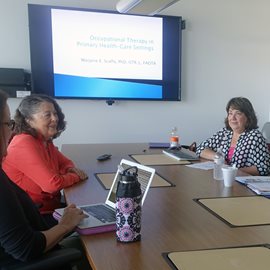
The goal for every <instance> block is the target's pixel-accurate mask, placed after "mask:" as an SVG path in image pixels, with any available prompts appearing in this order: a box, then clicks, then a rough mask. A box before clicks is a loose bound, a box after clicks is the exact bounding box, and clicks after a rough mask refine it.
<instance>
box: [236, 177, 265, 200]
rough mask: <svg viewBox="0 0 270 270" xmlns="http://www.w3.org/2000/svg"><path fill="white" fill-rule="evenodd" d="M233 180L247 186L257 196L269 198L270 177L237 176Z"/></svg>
mask: <svg viewBox="0 0 270 270" xmlns="http://www.w3.org/2000/svg"><path fill="white" fill-rule="evenodd" d="M235 180H236V181H238V182H240V183H242V184H244V185H247V187H248V188H250V189H251V190H252V191H254V192H255V193H256V194H258V195H263V196H270V177H269V176H237V177H235Z"/></svg>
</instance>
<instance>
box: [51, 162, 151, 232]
mask: <svg viewBox="0 0 270 270" xmlns="http://www.w3.org/2000/svg"><path fill="white" fill-rule="evenodd" d="M120 165H121V167H122V168H123V169H127V168H129V167H132V166H136V167H137V168H138V181H139V182H140V184H141V190H142V205H143V203H144V200H145V198H146V195H147V192H148V190H149V187H150V184H151V182H152V179H153V177H154V174H155V169H153V168H150V167H146V166H143V165H141V164H138V163H135V162H132V161H129V160H125V159H122V160H121V162H120ZM119 179H120V169H119V168H118V170H117V172H116V174H115V177H114V180H113V183H112V185H111V188H110V191H109V193H108V196H107V199H106V201H105V203H99V204H90V205H81V206H78V207H79V208H81V209H82V210H83V211H84V212H85V213H86V214H87V215H88V218H85V219H83V221H82V222H81V223H80V224H79V225H78V226H77V228H76V231H77V232H78V233H80V234H84V235H88V234H95V233H101V232H107V231H114V230H116V217H115V201H116V189H117V183H118V181H119ZM63 211H64V208H60V209H55V211H54V213H53V216H54V218H55V219H57V220H58V219H60V218H61V216H62V214H63Z"/></svg>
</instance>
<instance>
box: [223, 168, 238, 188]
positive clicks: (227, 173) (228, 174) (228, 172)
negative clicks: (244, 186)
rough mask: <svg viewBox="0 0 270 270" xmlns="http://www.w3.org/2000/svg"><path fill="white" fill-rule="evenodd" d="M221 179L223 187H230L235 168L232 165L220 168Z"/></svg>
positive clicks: (235, 172) (233, 178)
mask: <svg viewBox="0 0 270 270" xmlns="http://www.w3.org/2000/svg"><path fill="white" fill-rule="evenodd" d="M222 174H223V180H224V186H225V187H231V186H232V184H233V181H234V180H235V176H236V174H237V168H234V167H224V168H222Z"/></svg>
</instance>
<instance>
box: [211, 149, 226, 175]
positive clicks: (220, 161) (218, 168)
mask: <svg viewBox="0 0 270 270" xmlns="http://www.w3.org/2000/svg"><path fill="white" fill-rule="evenodd" d="M223 165H224V156H223V153H222V151H221V149H220V148H218V150H217V152H216V154H215V157H214V171H213V177H214V179H216V180H223V175H222V167H223Z"/></svg>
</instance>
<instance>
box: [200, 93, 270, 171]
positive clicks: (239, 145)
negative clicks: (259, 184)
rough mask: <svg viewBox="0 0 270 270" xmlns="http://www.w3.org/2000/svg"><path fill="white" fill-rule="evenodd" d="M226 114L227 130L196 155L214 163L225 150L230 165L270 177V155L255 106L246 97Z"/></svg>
mask: <svg viewBox="0 0 270 270" xmlns="http://www.w3.org/2000/svg"><path fill="white" fill-rule="evenodd" d="M226 112H227V116H226V118H225V127H224V128H223V129H221V130H219V131H218V132H217V133H215V134H214V135H213V136H212V137H210V138H209V139H207V140H206V141H204V142H202V143H201V144H200V145H199V146H198V147H197V151H196V154H197V155H199V156H200V157H202V158H206V159H212V160H213V159H214V157H215V154H216V152H217V150H218V149H221V151H222V152H223V155H224V157H225V159H226V162H227V164H235V165H236V167H237V168H239V169H241V170H242V171H244V172H246V173H249V174H251V175H268V174H269V172H270V155H269V151H268V147H267V145H266V141H265V139H264V137H263V135H262V134H261V132H260V131H259V130H258V125H257V117H256V114H255V111H254V109H253V106H252V104H251V102H250V101H249V100H248V99H247V98H244V97H235V98H232V99H231V100H230V101H229V102H228V104H227V106H226Z"/></svg>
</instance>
